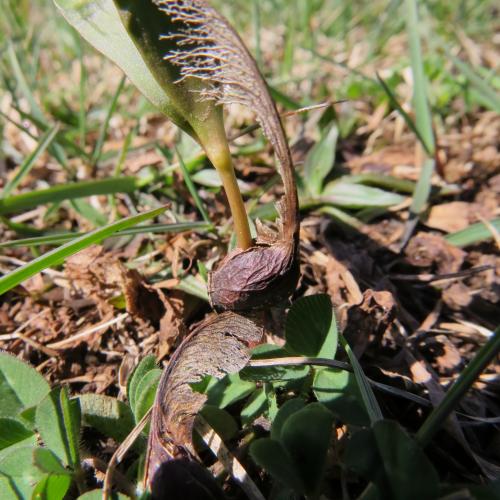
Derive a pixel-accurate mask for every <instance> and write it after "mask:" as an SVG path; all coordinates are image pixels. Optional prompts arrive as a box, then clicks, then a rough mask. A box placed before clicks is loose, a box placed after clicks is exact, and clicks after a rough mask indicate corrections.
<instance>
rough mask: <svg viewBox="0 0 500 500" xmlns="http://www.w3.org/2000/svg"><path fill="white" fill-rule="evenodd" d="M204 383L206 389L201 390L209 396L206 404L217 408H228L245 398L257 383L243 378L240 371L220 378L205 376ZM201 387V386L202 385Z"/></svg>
mask: <svg viewBox="0 0 500 500" xmlns="http://www.w3.org/2000/svg"><path fill="white" fill-rule="evenodd" d="M193 385H194V384H193ZM204 385H205V387H204V390H203V391H201V392H204V393H205V394H207V396H208V399H207V403H206V404H209V405H212V406H216V407H217V408H226V407H227V406H229V405H231V404H233V403H236V402H237V401H240V400H242V399H245V398H246V397H247V396H249V395H250V394H252V392H253V391H254V390H255V384H254V383H253V382H248V381H246V380H242V379H241V378H240V376H239V374H238V373H231V374H229V375H226V376H225V377H224V378H222V379H220V380H217V379H216V378H213V377H205V380H204ZM199 387H200V388H201V386H199ZM193 389H194V390H197V389H195V388H193ZM198 392H200V391H198Z"/></svg>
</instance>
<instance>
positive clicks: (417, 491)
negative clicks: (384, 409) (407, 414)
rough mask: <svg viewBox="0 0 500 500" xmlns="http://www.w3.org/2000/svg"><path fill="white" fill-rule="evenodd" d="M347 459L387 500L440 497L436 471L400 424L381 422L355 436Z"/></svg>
mask: <svg viewBox="0 0 500 500" xmlns="http://www.w3.org/2000/svg"><path fill="white" fill-rule="evenodd" d="M344 458H345V463H346V465H347V466H348V467H349V468H350V469H352V470H354V471H355V472H357V473H358V474H359V475H360V476H362V477H364V478H365V479H366V480H368V481H372V482H374V483H375V484H376V485H377V487H378V489H379V491H380V493H381V495H382V497H384V498H405V499H408V500H413V499H415V500H417V499H420V498H426V499H427V498H428V499H433V498H438V493H439V477H438V475H437V472H436V470H435V469H434V467H433V465H432V463H431V462H430V461H429V459H428V458H427V457H426V456H425V453H424V452H423V451H422V449H421V448H420V446H419V445H418V444H417V443H416V442H415V441H414V440H413V439H412V438H410V436H409V435H408V434H407V433H406V432H405V431H404V430H403V429H402V428H401V427H400V426H399V424H398V423H397V422H392V421H390V420H381V421H379V422H377V423H375V424H374V425H373V428H372V429H371V430H367V431H360V432H358V433H356V434H354V436H353V437H352V438H351V440H350V441H349V444H348V446H347V449H346V453H345V457H344ZM422 478H425V481H423V480H422Z"/></svg>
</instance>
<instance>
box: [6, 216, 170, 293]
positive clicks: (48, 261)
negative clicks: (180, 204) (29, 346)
mask: <svg viewBox="0 0 500 500" xmlns="http://www.w3.org/2000/svg"><path fill="white" fill-rule="evenodd" d="M165 210H166V207H161V208H157V209H155V210H150V211H148V212H145V213H142V214H139V215H134V216H132V217H127V218H126V219H122V220H120V221H118V222H115V223H113V224H110V225H109V226H106V227H103V228H99V229H96V230H95V231H92V232H90V233H87V234H85V235H84V236H80V237H79V238H76V239H75V240H73V241H70V242H69V243H66V244H65V245H62V246H61V247H58V248H56V249H54V250H52V251H50V252H48V253H46V254H44V255H42V256H40V257H38V258H37V259H35V260H33V261H31V262H28V263H27V264H25V265H23V266H21V267H19V268H18V269H16V270H15V271H12V272H11V273H9V274H7V275H6V276H4V277H2V278H0V295H2V294H4V293H5V292H7V291H9V290H11V289H12V288H14V287H15V286H17V285H19V284H20V283H22V282H23V281H25V280H27V279H28V278H31V277H32V276H34V275H35V274H37V273H39V272H40V271H43V270H44V269H47V268H48V267H51V266H55V265H58V264H60V263H61V262H63V261H64V260H65V259H66V258H67V257H70V256H71V255H74V254H75V253H77V252H79V251H81V250H83V249H85V248H87V247H89V246H90V245H94V244H96V243H100V242H101V241H102V240H104V239H106V238H108V237H109V236H111V235H112V234H114V233H116V232H117V231H122V230H124V229H127V228H129V227H130V226H135V225H137V224H140V223H141V222H144V221H145V220H148V219H152V218H153V217H156V216H158V215H161V214H162V213H163V212H164V211H165Z"/></svg>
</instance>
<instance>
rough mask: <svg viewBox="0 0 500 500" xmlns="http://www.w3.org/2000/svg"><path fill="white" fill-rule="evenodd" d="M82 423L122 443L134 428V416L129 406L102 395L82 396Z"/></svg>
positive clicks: (80, 397)
mask: <svg viewBox="0 0 500 500" xmlns="http://www.w3.org/2000/svg"><path fill="white" fill-rule="evenodd" d="M78 399H79V400H80V407H81V410H82V423H83V424H84V425H87V426H89V427H93V428H94V429H97V430H98V431H99V432H101V433H102V434H104V435H105V436H108V437H111V438H113V439H114V440H116V441H117V442H122V441H123V440H124V439H125V438H126V437H127V436H128V434H129V433H130V431H131V430H132V429H133V428H134V425H135V420H134V415H133V414H132V411H131V409H130V407H129V406H128V405H126V404H125V403H123V402H122V401H118V400H117V399H116V398H112V397H110V396H104V395H102V394H82V395H81V396H79V398H78Z"/></svg>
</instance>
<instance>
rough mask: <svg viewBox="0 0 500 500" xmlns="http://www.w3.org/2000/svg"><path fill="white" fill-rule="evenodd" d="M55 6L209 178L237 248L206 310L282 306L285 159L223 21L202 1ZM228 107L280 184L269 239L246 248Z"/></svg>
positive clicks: (289, 185)
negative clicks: (171, 125)
mask: <svg viewBox="0 0 500 500" xmlns="http://www.w3.org/2000/svg"><path fill="white" fill-rule="evenodd" d="M55 2H56V4H57V5H58V6H59V8H60V9H61V11H62V12H63V14H64V15H65V17H66V19H67V20H68V21H69V22H70V23H71V24H72V25H73V26H74V27H75V28H76V29H77V30H78V31H79V32H80V33H81V34H82V35H83V36H84V37H85V38H86V39H87V40H88V41H89V42H90V43H92V44H93V45H94V46H95V47H96V48H97V49H98V50H100V51H101V52H103V53H104V54H105V55H106V56H108V57H109V58H110V59H111V60H113V61H114V62H115V63H116V64H118V66H120V67H121V68H122V69H123V70H124V71H125V73H126V74H127V75H128V76H129V77H130V79H131V80H132V82H133V83H134V84H135V85H136V86H137V87H138V88H139V90H141V92H142V93H143V94H144V95H145V96H146V97H147V98H148V99H149V100H150V101H151V102H152V103H153V104H155V105H156V106H157V107H158V109H160V110H161V111H162V112H163V113H164V114H165V115H166V116H168V117H170V118H171V119H172V120H173V121H174V122H175V123H176V124H177V125H179V126H180V127H181V128H182V129H183V130H185V131H186V132H188V133H189V134H190V135H191V136H192V137H194V138H195V139H196V140H197V141H198V142H199V143H200V144H201V145H202V147H203V148H204V149H205V151H206V154H207V156H208V158H209V159H210V160H211V161H212V163H213V164H214V166H215V167H216V169H217V170H218V172H219V175H220V177H221V180H222V183H223V186H224V189H225V192H226V195H227V198H228V201H229V205H230V208H231V211H232V215H233V220H234V227H235V232H236V235H237V243H238V248H237V249H236V250H234V251H233V252H231V253H230V254H229V255H228V256H227V257H226V258H225V259H224V260H223V261H222V262H221V263H220V264H219V266H218V267H217V268H216V269H215V271H214V272H213V273H212V274H211V275H210V279H209V287H208V288H209V290H208V291H209V296H210V300H211V303H212V305H213V306H214V307H215V308H217V309H221V310H239V311H242V310H249V309H257V308H262V307H267V306H268V305H269V304H276V302H277V301H279V300H280V299H287V298H288V297H289V296H290V294H291V292H292V291H293V290H294V288H295V285H296V283H297V280H298V274H299V269H298V263H297V248H298V232H299V220H298V199H297V190H296V185H295V179H294V175H293V166H292V160H291V155H290V150H289V147H288V143H287V140H286V137H285V133H284V130H283V126H282V123H281V121H280V118H279V115H278V111H277V109H276V106H275V104H274V101H273V99H272V98H271V96H270V93H269V90H268V88H267V85H266V82H265V81H264V78H263V77H262V75H261V73H260V72H259V69H258V67H257V64H256V63H255V61H254V59H253V57H252V56H251V55H250V53H249V52H248V50H247V48H246V47H245V45H244V43H243V41H242V40H241V38H240V37H239V36H238V34H237V33H236V32H235V31H234V29H233V28H232V27H231V26H230V24H229V23H228V21H227V20H226V19H225V18H224V17H223V16H221V15H220V14H219V13H218V12H217V11H216V10H215V9H213V8H212V7H211V6H210V5H209V4H208V2H206V1H205V0H147V1H140V2H139V1H134V0H85V1H81V0H55ZM159 11H161V12H159ZM162 14H163V15H162ZM229 103H238V104H242V105H244V106H248V107H250V108H251V109H252V110H253V111H255V113H256V117H257V120H258V122H259V123H260V125H261V127H262V129H263V132H264V134H265V135H266V137H267V138H268V139H269V141H270V142H271V144H272V146H273V148H274V151H275V153H276V156H277V158H278V163H279V173H280V175H281V177H282V179H283V184H284V199H283V201H282V202H280V203H279V206H278V210H279V213H280V221H279V234H278V235H275V234H274V233H272V232H270V231H269V230H266V231H265V230H264V228H262V227H260V226H258V237H257V241H256V242H255V243H254V242H253V240H252V238H251V235H250V230H249V224H248V218H247V214H246V211H245V206H244V204H243V200H242V197H241V193H240V191H239V188H238V185H237V182H236V176H235V173H234V168H233V164H232V160H231V155H230V151H229V146H228V141H227V137H226V133H225V130H224V122H223V116H222V105H224V104H229Z"/></svg>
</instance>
